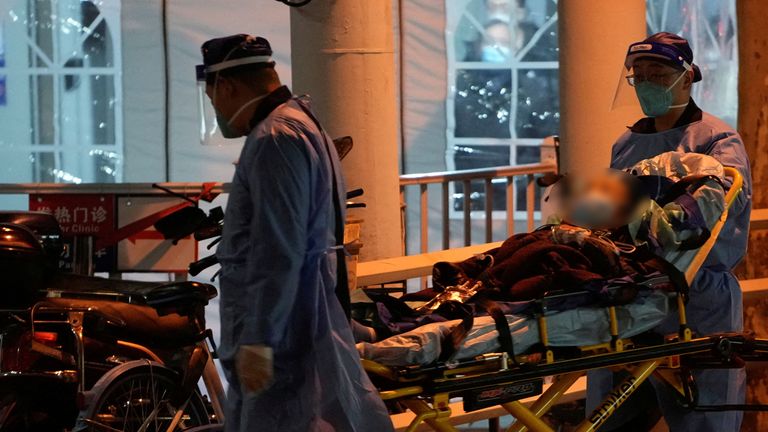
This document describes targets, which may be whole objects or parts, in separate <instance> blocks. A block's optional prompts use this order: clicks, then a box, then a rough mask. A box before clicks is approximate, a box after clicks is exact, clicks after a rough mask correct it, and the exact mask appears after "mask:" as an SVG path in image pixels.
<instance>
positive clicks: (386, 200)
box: [291, 0, 402, 260]
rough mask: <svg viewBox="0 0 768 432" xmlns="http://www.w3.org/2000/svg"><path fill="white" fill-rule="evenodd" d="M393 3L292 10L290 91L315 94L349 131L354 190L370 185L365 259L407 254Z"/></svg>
mask: <svg viewBox="0 0 768 432" xmlns="http://www.w3.org/2000/svg"><path fill="white" fill-rule="evenodd" d="M392 24H393V22H392V3H391V1H390V0H364V1H361V0H322V1H314V2H312V3H310V4H309V5H308V6H305V7H301V8H293V9H292V10H291V62H292V70H293V91H294V93H296V94H302V93H307V94H309V95H311V96H312V99H313V106H314V108H315V110H316V112H317V114H318V116H319V117H320V121H321V122H322V123H323V125H324V127H325V128H326V129H327V130H328V132H329V133H330V134H331V136H333V137H337V136H342V135H351V136H352V138H353V139H354V141H355V148H354V149H353V150H352V152H351V153H350V154H349V155H348V156H347V157H346V159H345V160H344V163H343V165H344V174H345V176H346V179H347V185H348V187H349V188H350V189H352V188H358V187H362V188H364V189H365V195H364V201H365V202H366V203H367V204H368V207H367V208H365V209H361V210H355V212H356V213H355V216H359V217H362V218H363V219H364V220H365V222H364V223H363V226H362V241H363V249H362V250H361V259H362V260H371V259H379V258H386V257H392V256H398V255H400V254H401V251H402V246H401V242H402V234H401V223H400V193H399V183H398V175H399V167H398V138H397V130H398V120H397V109H396V105H395V103H396V93H395V83H396V76H395V57H394V48H393V45H394V42H393V34H392V27H393V26H392Z"/></svg>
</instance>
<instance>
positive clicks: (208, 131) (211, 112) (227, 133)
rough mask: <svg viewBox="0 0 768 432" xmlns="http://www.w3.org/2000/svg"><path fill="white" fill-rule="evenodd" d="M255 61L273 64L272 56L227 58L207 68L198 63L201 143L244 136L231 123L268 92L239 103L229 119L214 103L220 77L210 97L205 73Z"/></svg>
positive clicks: (198, 104)
mask: <svg viewBox="0 0 768 432" xmlns="http://www.w3.org/2000/svg"><path fill="white" fill-rule="evenodd" d="M227 57H228V56H227ZM252 64H267V65H268V64H271V65H273V66H274V63H273V62H272V58H271V57H270V56H253V57H246V58H239V59H233V60H226V58H225V60H224V61H223V62H221V63H217V64H214V65H211V66H208V67H206V66H205V65H197V66H195V75H196V78H197V110H198V121H199V136H200V144H202V145H216V146H220V145H224V144H227V143H232V141H231V140H229V139H231V138H238V137H241V136H243V135H245V134H244V133H241V131H235V130H234V129H233V128H232V125H231V124H232V122H233V120H234V119H236V118H238V116H241V115H242V114H243V112H245V110H246V108H248V107H249V106H252V105H254V104H256V103H258V102H260V101H261V100H262V99H264V98H265V97H266V96H267V95H261V96H257V97H254V98H252V99H251V100H250V101H248V102H246V103H244V104H243V105H242V106H240V107H239V108H238V109H237V110H236V111H235V113H233V114H232V115H231V116H230V118H225V117H224V116H222V115H221V113H219V112H218V111H217V110H216V108H215V107H214V106H213V102H212V101H213V100H214V99H216V92H217V89H218V80H219V78H218V77H217V78H216V80H215V82H214V84H213V89H212V91H211V95H210V97H208V94H207V89H208V84H207V80H206V76H207V74H209V73H217V72H220V71H223V70H225V69H229V68H234V67H238V66H243V65H252Z"/></svg>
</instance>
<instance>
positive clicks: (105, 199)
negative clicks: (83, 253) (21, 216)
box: [29, 194, 116, 271]
mask: <svg viewBox="0 0 768 432" xmlns="http://www.w3.org/2000/svg"><path fill="white" fill-rule="evenodd" d="M29 209H30V210H31V211H39V212H44V213H49V214H52V215H53V217H54V218H56V220H57V221H58V222H59V225H61V230H62V232H63V234H64V240H65V246H66V244H67V243H69V244H70V245H71V241H72V239H73V238H74V237H76V236H93V237H95V238H98V237H99V236H103V235H107V234H110V233H112V232H113V231H114V230H115V219H116V218H115V198H114V196H112V195H96V194H60V195H58V194H57V195H30V196H29ZM68 250H69V249H66V250H65V255H66V253H67V251H68ZM94 255H95V260H94V263H95V266H96V271H112V270H114V268H115V247H114V246H111V247H108V248H105V249H102V250H98V251H94ZM67 258H68V257H67V256H65V257H64V261H65V262H64V267H68V266H69V265H71V262H70V263H67V262H66V261H67Z"/></svg>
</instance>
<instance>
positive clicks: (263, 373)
mask: <svg viewBox="0 0 768 432" xmlns="http://www.w3.org/2000/svg"><path fill="white" fill-rule="evenodd" d="M235 369H236V370H237V376H238V377H239V378H240V386H241V388H242V391H243V393H245V394H246V395H248V396H255V395H258V394H259V393H261V392H263V391H264V390H266V389H268V388H269V386H271V385H272V382H273V381H274V365H273V353H272V348H270V347H268V346H265V345H242V346H241V347H240V348H239V349H238V350H237V354H236V355H235Z"/></svg>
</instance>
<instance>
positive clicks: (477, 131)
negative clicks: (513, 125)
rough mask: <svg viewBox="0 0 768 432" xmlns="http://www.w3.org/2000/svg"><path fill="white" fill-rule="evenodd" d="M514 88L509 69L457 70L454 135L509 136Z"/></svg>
mask: <svg viewBox="0 0 768 432" xmlns="http://www.w3.org/2000/svg"><path fill="white" fill-rule="evenodd" d="M511 87H512V78H511V76H510V71H509V70H508V69H493V70H479V69H470V70H459V71H457V73H456V95H455V99H454V104H455V107H454V111H455V116H456V117H455V118H456V128H455V130H454V135H455V136H456V137H473V138H509V137H510V133H509V116H510V104H511V95H512V91H511Z"/></svg>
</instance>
